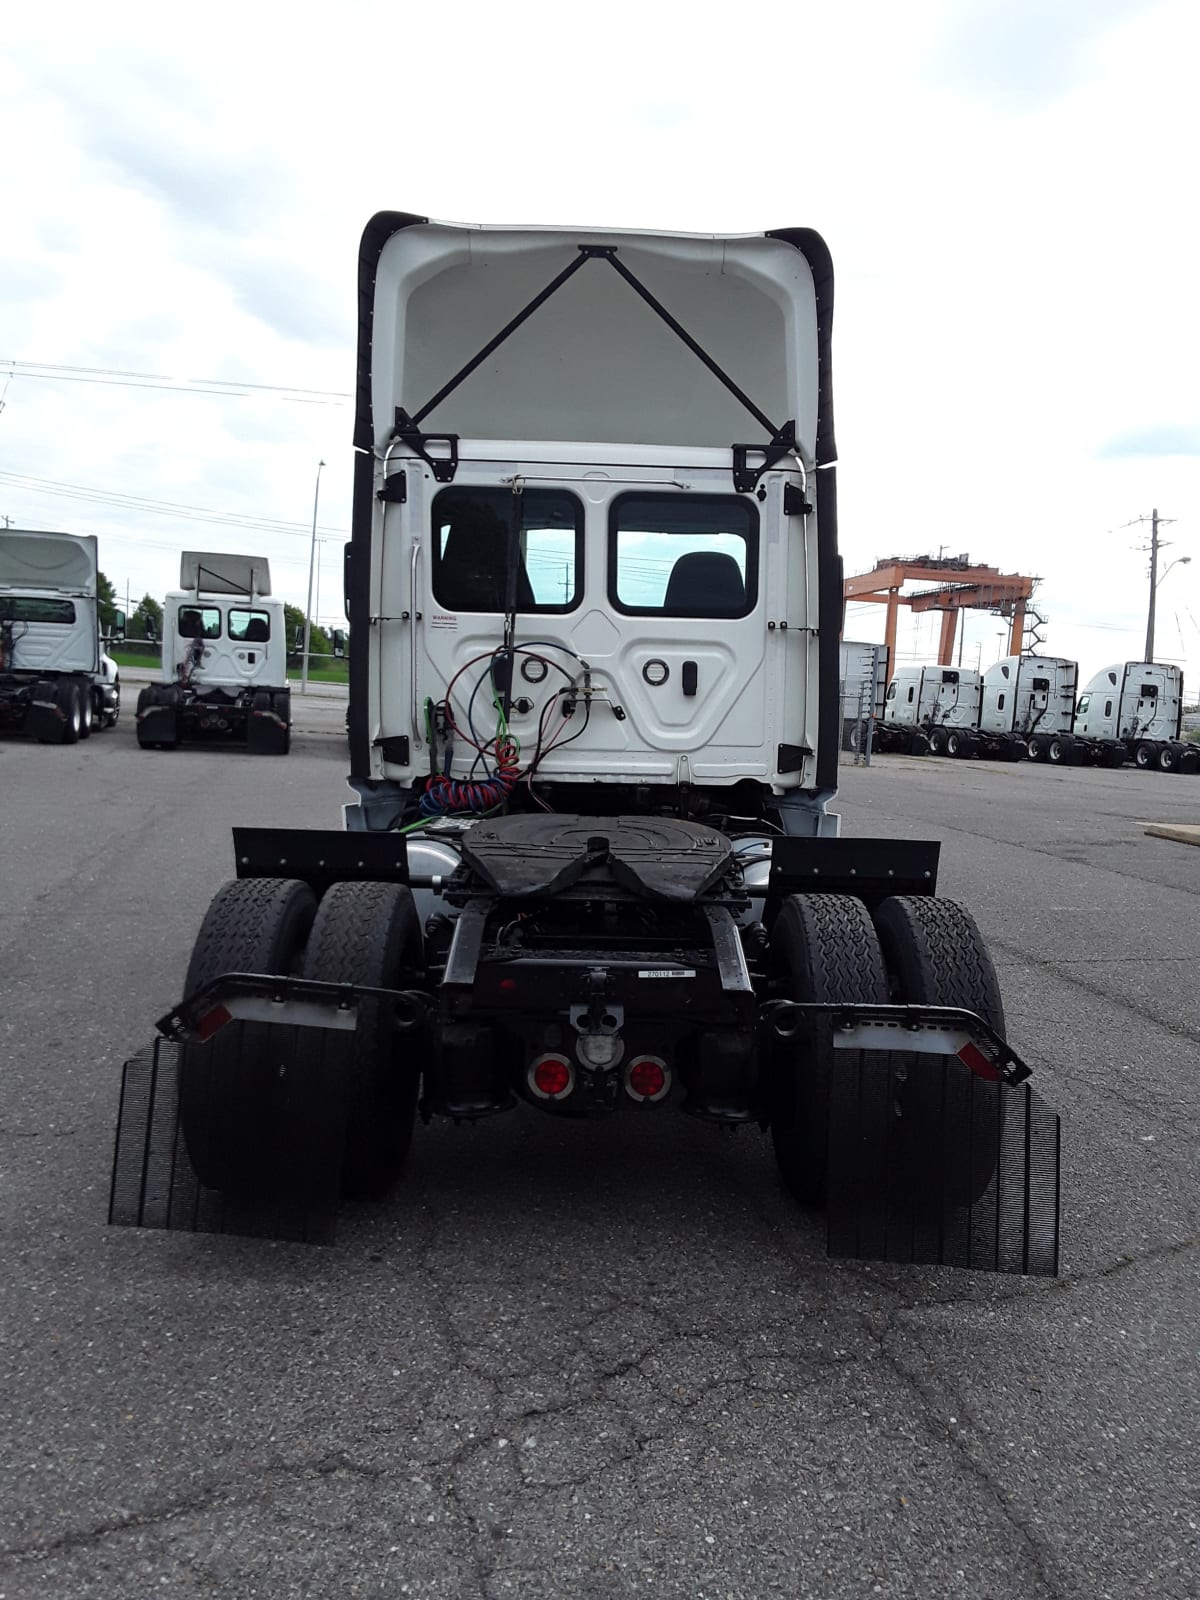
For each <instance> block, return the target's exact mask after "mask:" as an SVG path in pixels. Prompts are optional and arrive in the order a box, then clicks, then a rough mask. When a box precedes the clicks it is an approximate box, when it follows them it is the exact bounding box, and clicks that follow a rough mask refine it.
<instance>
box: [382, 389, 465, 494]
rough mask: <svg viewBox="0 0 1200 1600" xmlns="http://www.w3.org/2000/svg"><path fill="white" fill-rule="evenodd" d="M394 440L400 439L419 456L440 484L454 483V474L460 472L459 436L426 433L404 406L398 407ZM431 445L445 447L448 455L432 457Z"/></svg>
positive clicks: (393, 433)
mask: <svg viewBox="0 0 1200 1600" xmlns="http://www.w3.org/2000/svg"><path fill="white" fill-rule="evenodd" d="M392 438H393V439H399V440H400V442H401V443H402V444H406V445H407V446H408V447H409V449H410V450H412V451H413V452H414V453H415V454H416V455H419V456H420V458H421V460H422V461H423V462H424V463H425V465H426V466H427V467H430V468H431V469H432V471H433V475H434V477H435V478H436V479H437V481H438V482H439V483H453V482H454V474H455V473H456V472H457V471H458V434H456V433H425V432H424V431H423V430H422V429H421V427H420V425H419V424H418V423H416V422H414V421H413V419H412V418H411V417H410V416H409V414H408V412H407V411H405V409H404V407H403V406H397V407H396V426H395V428H394V429H393V430H392ZM431 444H436V445H444V446H445V447H446V450H447V452H448V454H446V455H437V456H435V455H430V453H429V446H430V445H431Z"/></svg>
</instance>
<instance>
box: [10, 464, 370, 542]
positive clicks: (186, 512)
mask: <svg viewBox="0 0 1200 1600" xmlns="http://www.w3.org/2000/svg"><path fill="white" fill-rule="evenodd" d="M0 483H5V484H8V485H9V486H10V487H11V488H14V489H22V490H24V491H25V492H27V493H29V494H46V495H54V496H57V497H58V498H59V499H63V500H79V501H85V502H90V503H92V504H95V505H101V506H109V507H112V508H114V509H116V510H120V511H138V512H142V513H144V514H146V515H149V516H158V517H179V518H182V519H183V520H185V521H187V522H211V523H215V524H216V525H217V526H219V527H227V528H251V529H253V530H255V531H256V532H259V533H275V534H279V535H281V536H286V537H288V538H294V539H308V538H310V537H311V534H312V530H311V529H309V528H306V527H305V526H304V524H303V523H299V522H289V521H286V520H284V519H283V518H282V517H264V516H247V515H245V514H243V513H241V512H236V511H217V510H215V509H214V508H213V507H211V506H192V505H186V504H182V503H180V502H178V501H173V500H156V499H150V498H147V497H145V496H143V495H132V494H123V493H121V492H120V491H118V490H112V489H97V488H93V487H89V486H87V485H84V484H71V483H62V482H60V481H58V480H57V479H54V478H35V477H31V476H29V475H28V474H26V473H21V472H5V471H3V470H0ZM320 531H321V532H323V533H325V534H327V535H329V536H330V537H335V538H342V539H344V538H346V537H347V534H346V530H345V529H343V528H332V527H325V528H323V529H321V530H320Z"/></svg>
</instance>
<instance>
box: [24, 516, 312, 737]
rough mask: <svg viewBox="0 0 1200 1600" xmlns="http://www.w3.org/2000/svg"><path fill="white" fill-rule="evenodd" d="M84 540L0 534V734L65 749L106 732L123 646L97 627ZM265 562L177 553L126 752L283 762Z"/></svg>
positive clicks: (117, 625) (93, 578)
mask: <svg viewBox="0 0 1200 1600" xmlns="http://www.w3.org/2000/svg"><path fill="white" fill-rule="evenodd" d="M98 580H99V567H98V554H97V546H96V540H95V538H94V537H93V536H92V535H90V534H71V533H49V532H45V533H44V532H41V531H33V530H28V529H21V528H6V529H2V530H0V729H2V728H8V729H11V730H23V731H25V732H27V733H29V734H32V735H33V737H35V738H36V739H37V740H39V742H41V743H42V744H74V743H76V742H77V741H78V740H80V739H86V738H87V737H88V736H89V734H90V733H91V732H92V729H93V728H105V727H113V726H115V724H116V722H117V719H118V717H119V716H120V714H121V675H120V671H119V669H118V667H117V664H116V662H115V661H114V660H113V658H112V657H111V656H110V655H109V654H108V653H107V648H106V647H107V646H110V645H112V644H113V643H114V642H115V641H120V640H121V639H123V638H124V636H125V616H124V614H123V613H122V612H121V611H116V612H115V616H114V619H113V622H112V624H111V625H110V628H109V630H108V632H107V634H106V633H105V631H104V629H103V628H102V626H101V619H100V601H99V588H98ZM270 588H271V578H270V570H269V568H268V565H267V563H266V561H264V560H262V559H260V558H256V557H248V556H241V555H231V554H224V553H221V554H214V553H211V552H204V551H194V550H189V551H184V553H183V556H182V558H181V562H180V587H179V589H178V590H175V591H172V592H171V593H170V594H168V595H167V596H166V599H165V602H164V606H163V638H162V677H161V681H159V682H157V683H151V684H148V685H146V686H145V687H144V688H143V689H142V690H141V692H140V694H139V696H138V703H137V737H138V743H139V744H140V745H142V746H143V748H147V749H172V748H174V747H175V746H176V745H177V744H179V743H180V742H181V741H184V740H189V739H209V738H218V739H233V740H244V741H245V743H246V745H247V747H248V748H249V750H250V751H251V753H253V754H259V755H284V754H286V753H287V750H288V747H289V744H290V741H291V724H292V716H291V696H290V693H289V691H288V687H287V636H286V621H285V614H284V608H283V601H282V600H280V599H277V598H276V597H275V596H273V595H272V594H271V593H270Z"/></svg>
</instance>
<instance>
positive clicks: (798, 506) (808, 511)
mask: <svg viewBox="0 0 1200 1600" xmlns="http://www.w3.org/2000/svg"><path fill="white" fill-rule="evenodd" d="M783 514H784V516H785V517H809V516H811V515H812V501H811V500H810V499H809V498H808V496H807V495H806V494H805V492H804V490H803V489H801V488H798V487H797V485H796V484H794V483H785V484H784V486H783Z"/></svg>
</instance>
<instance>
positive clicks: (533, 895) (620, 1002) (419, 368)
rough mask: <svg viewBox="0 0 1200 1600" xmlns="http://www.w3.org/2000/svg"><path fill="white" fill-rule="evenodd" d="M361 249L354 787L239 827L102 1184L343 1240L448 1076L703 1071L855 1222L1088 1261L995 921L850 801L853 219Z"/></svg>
mask: <svg viewBox="0 0 1200 1600" xmlns="http://www.w3.org/2000/svg"><path fill="white" fill-rule="evenodd" d="M358 284H359V296H360V298H359V347H358V361H359V365H358V379H357V386H356V393H357V412H356V423H355V435H354V441H355V445H356V448H357V462H356V475H355V494H354V537H353V559H352V561H351V562H350V568H349V572H350V600H349V608H348V614H349V617H350V619H351V624H352V629H353V631H352V633H351V636H350V757H351V778H350V782H351V785H352V788H353V790H354V793H355V803H353V804H351V805H349V806H347V807H346V811H345V824H346V826H345V829H344V830H338V829H336V828H318V829H311V830H310V829H279V828H257V829H255V828H248V829H246V828H239V829H238V830H236V835H235V839H234V858H235V861H236V871H237V877H236V879H235V880H234V881H231V882H229V883H226V884H225V885H224V886H223V887H222V888H220V889H219V890H218V891H217V893H216V896H215V898H214V900H213V902H212V904H211V906H210V908H209V910H208V912H207V914H206V915H205V917H204V920H203V922H202V924H201V926H200V929H199V932H198V935H197V939H196V943H195V945H194V948H193V952H192V957H191V961H190V963H189V966H188V970H187V975H186V977H185V978H184V979H183V981H182V997H181V998H180V1000H179V1001H178V1003H177V1004H176V1005H175V1006H174V1007H173V1008H172V1010H171V1012H170V1013H169V1015H167V1016H165V1017H164V1018H163V1019H162V1021H161V1022H160V1024H159V1041H158V1044H157V1045H156V1046H155V1048H154V1049H152V1050H146V1051H144V1052H142V1053H140V1054H139V1055H137V1056H135V1057H134V1058H133V1059H132V1060H131V1061H130V1062H129V1063H128V1064H127V1066H126V1070H125V1078H124V1089H123V1094H122V1101H121V1113H120V1119H119V1132H118V1139H117V1149H116V1158H115V1161H114V1173H113V1187H112V1200H111V1208H110V1217H111V1219H112V1220H113V1221H114V1222H119V1223H127V1224H135V1225H142V1226H158V1227H181V1228H194V1227H212V1228H228V1229H231V1230H239V1231H256V1230H257V1231H267V1232H269V1231H279V1230H282V1229H283V1228H285V1227H286V1228H287V1229H289V1230H290V1231H291V1234H292V1236H299V1237H304V1238H313V1237H326V1236H327V1231H328V1227H329V1226H330V1225H331V1220H332V1215H333V1213H334V1212H335V1211H336V1207H337V1204H338V1200H339V1197H340V1196H341V1195H358V1196H364V1195H380V1194H383V1193H384V1192H386V1191H387V1189H388V1188H389V1186H390V1185H391V1184H392V1183H393V1182H394V1181H395V1180H396V1179H397V1177H398V1176H399V1175H400V1173H401V1170H402V1168H403V1166H404V1162H405V1157H406V1153H407V1151H408V1147H409V1143H410V1140H411V1138H412V1135H413V1129H414V1122H415V1120H416V1118H417V1114H418V1111H419V1112H420V1115H421V1117H422V1119H424V1120H428V1119H429V1118H431V1117H434V1116H438V1117H444V1118H446V1119H448V1120H450V1121H452V1122H454V1123H460V1122H464V1121H466V1122H470V1121H475V1120H478V1119H481V1118H487V1117H490V1116H493V1115H501V1114H504V1113H507V1112H509V1111H510V1110H511V1109H513V1108H514V1107H515V1106H516V1105H517V1104H522V1105H523V1106H525V1107H526V1108H527V1109H529V1110H533V1111H536V1112H537V1113H539V1114H541V1115H547V1116H558V1117H570V1118H587V1117H593V1118H595V1117H602V1116H616V1117H629V1116H638V1117H643V1118H647V1119H655V1118H659V1119H661V1118H662V1117H663V1116H665V1115H669V1114H671V1113H672V1112H674V1113H675V1114H680V1113H686V1114H687V1115H690V1116H693V1117H696V1118H698V1119H700V1120H701V1121H703V1122H706V1123H708V1124H710V1125H713V1126H716V1127H722V1128H726V1129H734V1128H737V1127H741V1126H747V1125H749V1126H756V1127H759V1128H762V1129H764V1130H769V1131H770V1133H771V1136H772V1139H773V1143H774V1148H775V1155H776V1159H777V1161H778V1165H779V1169H780V1173H781V1175H782V1179H783V1181H784V1182H785V1183H786V1184H787V1185H788V1187H789V1188H790V1189H791V1190H792V1191H793V1193H794V1194H795V1195H796V1196H797V1197H798V1198H799V1199H801V1200H802V1201H803V1202H805V1203H806V1204H809V1205H819V1206H822V1207H824V1208H825V1209H826V1213H827V1218H828V1241H829V1248H830V1250H831V1252H832V1253H834V1254H837V1255H849V1256H856V1257H870V1258H872V1259H875V1258H883V1259H889V1260H904V1261H925V1260H933V1261H940V1262H957V1263H959V1264H961V1265H964V1266H967V1265H969V1266H972V1267H985V1268H993V1269H999V1270H1006V1271H1017V1272H1053V1271H1054V1270H1055V1265H1056V1260H1057V1217H1058V1122H1057V1118H1056V1117H1054V1116H1053V1114H1052V1113H1050V1112H1048V1111H1047V1109H1046V1108H1045V1107H1044V1106H1042V1105H1041V1103H1040V1102H1039V1101H1038V1099H1037V1097H1036V1096H1035V1095H1033V1094H1032V1092H1031V1090H1030V1088H1029V1085H1028V1083H1027V1081H1026V1080H1027V1078H1028V1075H1029V1069H1028V1068H1026V1067H1025V1066H1024V1065H1023V1064H1022V1063H1021V1062H1020V1061H1019V1059H1018V1057H1017V1056H1016V1054H1015V1052H1014V1051H1013V1049H1012V1047H1011V1045H1009V1044H1008V1043H1007V1042H1006V1041H1005V1039H1004V1018H1003V1007H1002V1004H1001V1000H1000V992H999V987H998V984H997V981H996V974H995V971H994V969H993V966H992V962H991V960H990V959H989V957H988V953H987V949H986V945H985V943H984V941H983V938H982V936H981V934H980V932H979V930H978V928H977V927H976V925H975V923H974V921H973V920H972V918H971V917H970V914H969V913H968V912H967V911H966V910H964V908H963V907H962V906H960V905H958V904H957V903H956V902H954V901H952V900H945V899H941V898H939V897H938V896H937V895H936V893H935V890H936V880H937V861H938V845H937V843H936V842H932V841H930V842H922V841H915V840H908V839H878V838H841V837H839V834H838V818H837V815H836V813H835V812H834V811H833V810H832V809H831V807H830V802H831V801H832V800H833V798H834V795H835V792H836V784H837V776H838V759H839V758H838V745H839V732H840V728H839V720H840V719H839V699H840V694H839V686H838V635H839V631H840V628H839V624H840V620H841V612H842V579H841V562H840V560H839V558H838V553H837V538H836V486H835V476H834V472H835V469H834V460H835V457H836V448H835V444H834V430H833V394H832V386H831V377H830V374H831V363H830V329H831V321H832V311H833V269H832V265H831V263H830V260H829V253H828V251H827V249H826V247H825V245H824V243H823V242H822V241H821V239H820V238H819V237H818V235H816V234H815V233H813V232H811V231H810V230H807V229H802V228H801V229H783V230H780V231H777V232H773V233H769V234H758V235H746V236H735V237H729V238H709V237H696V236H690V235H678V234H661V233H655V234H651V233H633V232H612V231H606V230H597V231H595V232H593V231H591V230H588V231H580V230H576V229H563V228H553V229H535V228H528V227H517V228H499V227H496V228H490V227H489V228H476V227H463V226H459V225H453V224H444V223H434V222H430V221H428V220H427V219H425V218H421V217H415V216H411V215H404V214H399V213H384V214H381V215H380V216H377V217H375V218H374V219H373V220H372V221H371V223H370V224H369V225H368V227H367V230H366V233H365V234H364V237H363V241H362V249H361V254H360V260H359V274H358ZM742 441H747V442H742ZM715 1171H716V1169H715V1168H714V1172H715ZM472 1203H474V1204H478V1205H480V1206H483V1207H485V1208H486V1206H487V1204H488V1201H487V1198H486V1196H484V1195H482V1194H479V1193H478V1192H477V1193H476V1194H475V1195H474V1196H473V1199H472ZM285 1219H286V1220H285ZM520 1225H521V1224H520V1219H519V1218H515V1219H509V1221H508V1222H507V1223H506V1224H505V1226H506V1227H507V1228H508V1229H509V1230H510V1231H511V1230H512V1229H513V1228H517V1229H519V1228H520Z"/></svg>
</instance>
